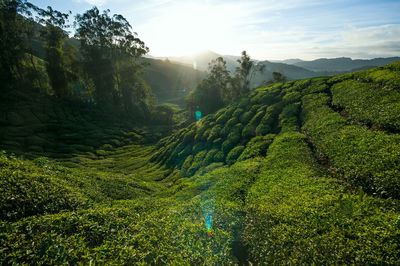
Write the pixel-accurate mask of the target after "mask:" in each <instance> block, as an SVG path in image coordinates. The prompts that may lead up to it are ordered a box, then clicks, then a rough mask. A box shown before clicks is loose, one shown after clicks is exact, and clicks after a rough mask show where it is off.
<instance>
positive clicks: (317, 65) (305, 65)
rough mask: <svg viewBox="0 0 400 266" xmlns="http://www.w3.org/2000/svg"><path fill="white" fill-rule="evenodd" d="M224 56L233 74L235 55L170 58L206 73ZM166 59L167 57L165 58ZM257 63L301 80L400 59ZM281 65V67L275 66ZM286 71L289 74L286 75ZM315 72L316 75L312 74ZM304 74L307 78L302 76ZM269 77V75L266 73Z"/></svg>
mask: <svg viewBox="0 0 400 266" xmlns="http://www.w3.org/2000/svg"><path fill="white" fill-rule="evenodd" d="M220 56H222V57H223V58H224V59H225V61H226V65H227V69H228V70H229V71H231V72H233V71H234V70H235V69H236V67H237V66H238V63H237V59H239V58H240V56H235V55H221V54H218V53H215V52H213V51H204V52H201V53H198V54H195V55H191V56H181V57H168V59H169V60H171V61H173V62H179V63H182V64H185V65H188V66H191V67H195V68H196V69H198V70H202V71H206V70H207V69H208V63H209V62H210V61H211V60H213V59H216V58H217V57H220ZM165 58H166V57H165ZM253 60H254V59H253ZM255 61H256V62H263V63H265V64H268V65H269V66H270V68H271V69H273V71H276V70H280V71H281V72H282V73H283V74H285V75H286V76H287V77H288V79H299V78H309V77H313V76H320V75H328V76H330V75H335V74H338V73H344V72H350V71H357V70H363V69H368V68H373V67H379V66H384V65H386V64H390V63H392V62H395V61H400V57H388V58H373V59H352V58H349V57H338V58H319V59H315V60H310V61H307V60H302V59H299V58H292V59H285V60H264V61H262V60H257V59H255ZM275 64H279V65H275ZM289 66H296V67H298V69H294V68H290V67H289ZM285 71H286V72H287V73H285ZM311 72H315V73H313V74H312V73H311ZM301 73H304V74H305V76H302V74H301ZM266 74H267V75H266V76H268V74H269V73H266Z"/></svg>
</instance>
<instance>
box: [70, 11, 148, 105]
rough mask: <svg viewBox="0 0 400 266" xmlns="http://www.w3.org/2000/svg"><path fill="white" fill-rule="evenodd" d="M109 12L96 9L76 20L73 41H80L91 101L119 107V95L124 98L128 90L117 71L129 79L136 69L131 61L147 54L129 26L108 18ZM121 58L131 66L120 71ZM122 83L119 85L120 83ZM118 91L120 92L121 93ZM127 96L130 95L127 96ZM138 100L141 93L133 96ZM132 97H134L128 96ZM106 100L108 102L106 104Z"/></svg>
mask: <svg viewBox="0 0 400 266" xmlns="http://www.w3.org/2000/svg"><path fill="white" fill-rule="evenodd" d="M109 12H110V11H109V10H105V11H103V12H102V13H101V12H100V11H99V10H98V9H97V8H96V7H94V8H92V9H90V10H88V11H86V12H85V13H84V14H82V15H77V16H76V25H77V30H76V35H75V36H76V37H77V38H78V39H79V40H80V41H81V51H82V55H83V58H84V69H85V71H86V73H88V75H89V77H90V78H91V79H92V80H93V82H94V85H95V99H96V102H97V103H98V104H99V105H101V106H108V105H110V103H112V102H113V103H114V105H118V104H120V102H121V100H120V98H121V96H122V94H125V95H127V94H128V92H127V91H126V90H133V87H132V86H131V87H130V88H128V87H127V86H125V85H124V84H125V83H123V82H122V80H121V79H120V76H119V75H120V73H118V72H119V71H121V72H123V73H124V74H123V75H124V76H126V74H125V73H126V72H127V71H128V70H129V69H130V70H131V71H132V72H131V74H132V75H135V73H137V71H136V70H135V69H134V68H135V67H139V66H138V64H136V63H135V59H137V58H139V57H140V56H142V55H144V54H145V53H147V52H148V48H147V47H146V46H145V44H144V42H143V41H141V40H140V39H139V38H138V37H137V34H136V33H135V32H132V27H131V25H130V24H129V22H128V21H127V20H126V19H125V18H124V17H123V16H121V15H113V16H110V14H109ZM124 58H128V59H129V60H131V63H130V64H128V66H129V67H128V68H127V65H124V66H123V69H122V68H121V66H120V65H119V64H120V61H121V60H122V59H124ZM121 82H122V83H121ZM121 90H124V93H122V91H121ZM129 94H130V93H129ZM136 94H137V95H136V96H139V97H141V96H142V95H144V93H136ZM132 95H135V93H134V92H132ZM110 99H112V100H111V101H110ZM136 100H137V101H141V99H136Z"/></svg>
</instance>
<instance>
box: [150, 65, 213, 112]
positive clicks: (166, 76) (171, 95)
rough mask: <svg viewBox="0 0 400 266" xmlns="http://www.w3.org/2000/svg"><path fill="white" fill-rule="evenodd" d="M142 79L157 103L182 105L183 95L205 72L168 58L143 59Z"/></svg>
mask: <svg viewBox="0 0 400 266" xmlns="http://www.w3.org/2000/svg"><path fill="white" fill-rule="evenodd" d="M144 60H145V61H146V62H147V63H149V65H148V66H146V67H145V68H144V79H145V80H146V81H147V83H148V84H149V85H150V87H151V89H152V91H153V94H154V95H155V97H156V99H157V100H158V102H159V103H163V102H171V103H176V104H179V105H181V106H183V105H184V97H185V96H186V95H187V94H188V93H189V92H190V91H191V90H193V89H194V88H195V87H196V86H197V84H199V82H200V81H201V80H202V79H203V78H204V77H205V75H206V73H205V72H203V71H199V70H196V69H193V68H192V67H190V66H187V65H183V64H179V63H174V62H171V61H169V60H159V59H151V58H145V59H144Z"/></svg>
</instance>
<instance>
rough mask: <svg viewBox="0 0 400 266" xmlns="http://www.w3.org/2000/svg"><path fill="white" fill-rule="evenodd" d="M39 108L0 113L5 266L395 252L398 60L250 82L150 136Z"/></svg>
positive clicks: (396, 255) (397, 255)
mask: <svg viewBox="0 0 400 266" xmlns="http://www.w3.org/2000/svg"><path fill="white" fill-rule="evenodd" d="M48 106H50V107H48ZM48 106H47V105H46V108H50V109H46V110H52V111H51V112H50V113H51V115H47V116H45V117H43V118H42V119H40V117H39V116H40V114H42V113H46V112H40V111H39V110H38V107H35V106H31V107H29V108H31V110H25V111H20V110H16V109H12V108H11V109H12V110H16V111H13V112H12V114H11V115H10V114H9V115H8V116H6V117H3V118H2V119H3V120H1V121H0V122H2V124H1V125H2V132H1V141H0V145H1V148H2V149H4V150H5V152H3V153H2V154H1V155H0V207H1V208H0V264H2V265H31V264H33V265H36V264H38V265H65V264H67V265H149V264H150V265H228V264H233V265H237V264H239V265H310V264H316V265H327V264H329V265H332V264H333V265H341V264H355V265H400V263H399V262H400V131H399V130H400V63H393V64H391V65H387V66H385V67H380V68H376V69H371V70H367V71H361V72H355V73H350V74H345V75H340V76H335V77H327V78H325V77H321V78H313V79H307V80H300V81H291V82H286V83H278V84H272V85H269V86H267V87H261V88H258V89H256V90H254V91H252V92H251V94H250V95H249V97H248V98H243V99H241V100H240V101H239V102H237V103H235V104H232V105H229V106H228V107H226V108H223V109H221V110H219V111H218V112H217V113H215V114H212V115H208V116H206V117H204V118H203V119H201V120H200V121H198V122H195V123H192V124H191V125H189V126H188V127H185V128H182V129H179V130H177V131H175V132H174V133H172V134H169V135H168V136H166V137H164V138H162V139H161V140H160V141H158V142H156V143H154V139H156V138H158V137H159V136H162V135H165V131H164V132H163V131H162V129H161V128H138V127H136V126H135V125H130V127H128V126H127V125H125V126H121V125H118V124H115V126H110V122H108V123H105V122H104V123H103V122H102V121H101V119H97V120H93V119H90V118H88V117H86V116H85V115H82V113H77V114H74V113H72V112H70V111H68V108H66V110H64V109H62V110H63V111H60V108H59V107H52V105H50V104H49V105H48ZM9 108H10V107H9ZM54 108H55V109H54ZM57 112H58V113H57ZM8 113H10V112H8ZM31 113H39V116H38V117H34V118H29V117H28V115H25V116H24V114H31ZM60 113H61V114H60ZM36 118H38V119H36ZM77 119H78V120H79V122H77ZM22 120H23V121H22ZM32 120H35V122H34V123H33V122H27V121H32ZM10 121H11V122H10ZM68 121H69V122H68ZM93 121H95V122H93ZM62 125H63V126H62ZM49 128H50V129H51V130H48V129H49ZM128 128H130V129H128ZM48 132H51V134H50V133H48ZM156 134H158V135H156ZM60 145H61V146H60ZM13 153H14V154H13ZM22 154H24V156H21V155H22Z"/></svg>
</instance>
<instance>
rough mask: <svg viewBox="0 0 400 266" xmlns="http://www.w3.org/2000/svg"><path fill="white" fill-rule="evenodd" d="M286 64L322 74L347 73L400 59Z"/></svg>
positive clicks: (323, 60) (322, 60)
mask: <svg viewBox="0 0 400 266" xmlns="http://www.w3.org/2000/svg"><path fill="white" fill-rule="evenodd" d="M286 61H287V62H288V64H292V65H295V66H298V67H302V68H306V69H308V70H311V71H316V72H322V71H331V72H347V71H354V70H360V69H366V68H372V67H379V66H384V65H386V64H390V63H392V62H395V61H400V57H388V58H373V59H351V58H349V57H339V58H330V59H328V58H320V59H316V60H312V61H298V62H294V63H290V60H286Z"/></svg>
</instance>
